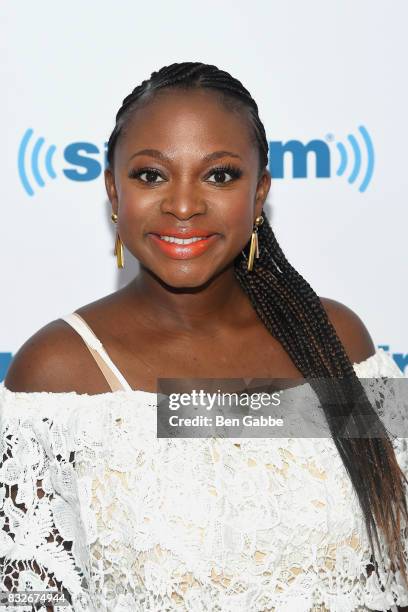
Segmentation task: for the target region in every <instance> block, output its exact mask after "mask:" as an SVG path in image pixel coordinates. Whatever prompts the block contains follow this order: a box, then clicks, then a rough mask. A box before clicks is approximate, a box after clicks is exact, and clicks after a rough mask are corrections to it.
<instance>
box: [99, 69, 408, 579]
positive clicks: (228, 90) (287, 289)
mask: <svg viewBox="0 0 408 612" xmlns="http://www.w3.org/2000/svg"><path fill="white" fill-rule="evenodd" d="M174 88H184V89H208V90H211V91H213V92H214V93H215V94H217V95H218V96H219V99H220V101H221V102H222V103H223V104H224V105H225V106H226V108H227V109H228V110H229V111H233V110H234V111H241V110H243V111H246V112H247V116H248V119H249V122H250V127H251V129H252V135H253V139H254V143H255V144H256V146H257V147H258V153H259V176H260V175H261V174H262V172H263V171H264V169H265V168H266V166H267V164H268V151H269V146H268V142H267V138H266V133H265V128H264V126H263V124H262V122H261V120H260V118H259V113H258V107H257V104H256V102H255V100H253V98H252V97H251V95H250V93H249V91H248V90H247V89H246V88H245V87H244V86H243V85H242V83H241V82H240V81H239V80H238V79H236V78H234V77H233V76H231V75H230V74H229V73H228V72H225V71H224V70H220V69H218V68H217V67H216V66H213V65H209V64H204V63H201V62H182V63H174V64H171V65H169V66H164V67H163V68H161V69H160V70H158V71H157V72H153V73H152V74H151V76H150V78H149V79H146V80H144V81H143V82H142V83H141V84H140V85H138V86H137V87H136V88H135V89H134V90H133V91H132V92H131V93H130V94H129V95H128V96H127V97H126V98H125V99H124V100H123V103H122V106H121V108H120V109H119V111H118V113H117V115H116V125H115V127H114V129H113V131H112V133H111V135H110V138H109V141H108V152H107V158H108V164H109V167H110V168H111V169H113V162H114V150H115V147H116V145H117V142H118V138H119V137H120V135H121V134H122V133H123V131H124V130H125V128H126V124H127V122H128V121H129V119H130V117H131V116H132V114H133V112H134V111H135V110H136V109H138V108H141V107H142V106H143V105H144V104H147V103H148V102H149V101H150V100H152V99H153V97H154V96H155V95H156V94H157V93H158V92H159V91H162V90H166V91H167V90H170V89H174ZM258 232H259V233H258V235H259V249H260V258H259V259H257V260H256V265H255V266H254V269H253V270H252V271H251V272H249V271H248V270H247V261H246V258H245V256H244V255H243V254H242V253H240V254H239V255H238V256H237V257H236V259H235V260H234V268H235V274H236V277H237V279H238V281H239V283H240V285H241V287H242V289H243V290H244V291H245V293H246V294H247V295H248V297H249V299H250V300H251V303H252V305H253V307H254V309H255V311H256V313H257V315H258V316H259V318H260V319H261V321H262V322H263V323H264V325H265V327H266V328H267V329H268V330H269V332H270V333H271V334H272V335H273V336H274V338H276V339H277V340H278V341H279V342H280V344H281V345H282V347H283V348H284V350H285V351H286V352H287V353H288V354H289V356H290V357H291V359H292V361H293V363H294V365H295V366H296V367H297V368H298V370H300V372H301V373H302V374H303V376H305V377H306V378H309V377H310V378H316V377H326V378H329V379H333V378H336V377H338V378H341V379H345V380H348V381H349V382H350V385H349V386H348V385H340V388H339V391H338V394H339V397H338V399H339V401H341V402H343V403H345V404H346V405H348V409H349V414H350V415H353V414H354V412H356V413H357V415H358V414H361V411H362V408H363V409H364V410H363V411H364V414H365V415H369V417H370V418H371V419H372V421H371V422H373V421H374V422H376V424H377V429H376V431H379V432H380V433H381V436H380V437H378V438H377V437H376V438H371V439H370V438H363V437H360V438H352V437H351V438H348V437H344V435H342V431H340V427H339V426H336V425H335V423H336V417H337V416H338V414H337V412H336V408H335V407H334V405H333V402H330V401H327V398H326V397H325V394H324V393H323V392H322V390H321V389H320V388H317V387H316V389H315V390H316V393H317V395H318V397H319V399H320V402H321V407H322V409H323V411H324V414H325V417H326V419H327V422H328V423H329V427H330V431H331V434H332V437H333V441H334V444H335V446H336V448H337V450H338V452H339V455H340V457H341V459H342V462H343V464H344V467H345V470H346V472H347V474H348V476H349V478H350V480H351V483H352V485H353V488H354V490H355V492H356V494H357V497H358V501H359V504H360V507H361V510H362V513H363V517H364V521H365V525H366V530H367V535H368V539H369V543H370V546H371V551H372V562H373V563H374V569H375V571H376V573H377V576H378V578H379V579H380V576H379V573H378V560H377V554H376V552H375V546H374V541H375V544H376V546H377V549H378V552H379V553H380V554H381V550H382V547H381V546H380V539H379V534H380V532H381V533H382V535H383V536H384V538H385V543H386V546H387V554H388V557H389V559H390V562H391V563H390V569H391V571H397V570H400V572H401V574H402V576H403V578H404V580H405V583H406V584H407V586H408V576H407V571H406V563H407V551H406V550H405V547H404V543H403V541H402V537H401V529H402V521H404V525H405V526H406V525H407V522H408V511H407V501H406V494H405V486H406V484H407V483H408V481H407V479H406V477H405V475H404V473H403V472H402V470H401V468H400V466H399V464H398V462H397V459H396V456H395V452H394V448H393V446H392V443H391V441H390V439H389V436H388V433H387V431H386V430H385V427H384V425H383V424H382V422H381V421H380V419H379V417H378V415H377V413H376V412H375V410H374V408H373V407H372V405H371V404H370V402H369V400H368V398H367V396H366V393H365V391H364V388H363V386H362V385H361V382H360V381H359V379H358V377H357V375H356V373H355V371H354V368H353V365H352V363H351V361H350V359H349V358H348V356H347V354H346V351H345V349H344V346H343V344H342V342H341V341H340V339H339V338H338V336H337V333H336V331H335V329H334V327H333V325H332V324H331V322H330V320H329V318H328V316H327V314H326V311H325V309H324V308H323V306H322V303H321V301H320V299H319V297H318V295H317V294H316V293H315V291H314V290H313V289H312V287H311V286H310V285H309V284H308V282H307V281H306V280H305V279H304V278H303V277H302V276H301V275H300V274H299V273H298V272H297V271H296V270H295V269H294V268H293V266H292V265H291V264H290V263H289V262H288V260H287V259H286V257H285V255H284V254H283V252H282V250H281V248H280V246H279V244H278V242H277V239H276V237H275V234H274V233H273V231H272V228H271V226H270V224H269V222H268V219H267V218H266V216H265V215H264V223H263V225H261V226H260V228H259V230H258ZM247 246H248V245H247ZM356 390H357V393H356ZM357 396H358V397H359V403H358V405H356V403H355V402H356V399H355V398H356V397H357ZM361 397H363V398H364V402H363V406H362V400H361ZM354 408H356V410H355V411H354V410H353V409H354ZM354 419H355V421H356V424H357V426H361V423H359V422H358V416H357V417H354ZM383 561H384V559H383ZM387 566H388V564H387ZM380 582H381V580H380Z"/></svg>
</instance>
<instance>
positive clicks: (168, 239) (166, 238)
mask: <svg viewBox="0 0 408 612" xmlns="http://www.w3.org/2000/svg"><path fill="white" fill-rule="evenodd" d="M160 238H161V239H162V240H164V241H165V242H175V243H176V244H191V243H192V242H197V241H198V240H204V239H205V238H206V236H194V238H175V237H174V236H160Z"/></svg>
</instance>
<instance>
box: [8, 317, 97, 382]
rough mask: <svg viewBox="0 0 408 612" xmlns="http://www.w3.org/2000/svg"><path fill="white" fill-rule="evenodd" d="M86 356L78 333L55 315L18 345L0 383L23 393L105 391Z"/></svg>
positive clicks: (93, 365)
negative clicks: (2, 381)
mask: <svg viewBox="0 0 408 612" xmlns="http://www.w3.org/2000/svg"><path fill="white" fill-rule="evenodd" d="M90 357H91V355H90V353H89V350H88V348H87V346H86V345H85V343H84V341H83V340H82V338H81V337H80V336H79V334H78V333H77V332H76V331H75V330H74V329H72V327H71V326H70V325H69V324H68V323H67V322H66V321H64V320H63V319H56V320H54V321H51V322H50V323H48V324H46V325H44V327H42V328H41V329H39V330H38V331H37V332H36V333H35V334H33V335H32V336H31V337H30V338H28V340H26V342H24V344H23V345H22V346H21V347H20V348H19V350H18V351H17V353H16V354H15V355H14V358H13V360H12V362H11V364H10V366H9V369H8V371H7V375H6V378H5V380H4V384H5V386H6V387H7V388H8V389H9V390H10V391H14V392H27V393H33V392H42V391H46V392H53V393H69V392H71V391H75V392H77V393H92V392H94V393H98V392H104V391H109V387H108V386H107V383H106V381H105V379H104V378H103V376H101V373H100V371H99V368H98V367H97V365H96V363H95V362H94V360H93V359H92V357H91V358H90ZM93 381H94V382H93ZM93 387H95V390H94V391H92V388H93ZM101 390H102V391H101Z"/></svg>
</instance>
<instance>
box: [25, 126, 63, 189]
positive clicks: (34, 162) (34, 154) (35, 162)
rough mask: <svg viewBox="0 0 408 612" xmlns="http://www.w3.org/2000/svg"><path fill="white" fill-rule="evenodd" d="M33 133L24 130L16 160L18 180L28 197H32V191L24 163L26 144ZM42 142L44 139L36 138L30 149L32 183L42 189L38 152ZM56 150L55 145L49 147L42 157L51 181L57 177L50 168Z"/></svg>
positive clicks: (42, 180)
mask: <svg viewBox="0 0 408 612" xmlns="http://www.w3.org/2000/svg"><path fill="white" fill-rule="evenodd" d="M33 132H34V131H33V130H32V129H31V128H30V129H28V130H26V132H25V134H24V136H23V138H22V140H21V143H20V147H19V149H18V159H17V165H18V173H19V175H20V180H21V183H22V185H23V187H24V189H25V191H26V192H27V194H28V195H29V196H33V195H34V189H33V188H32V186H31V184H30V182H29V180H28V177H27V172H26V168H27V165H28V164H27V163H26V156H27V148H28V144H29V141H30V138H31V136H32V135H33ZM44 142H45V140H44V138H42V137H40V138H37V140H36V141H35V143H34V146H33V148H32V151H31V172H32V177H33V179H34V181H35V182H36V183H37V185H39V186H40V187H44V185H45V182H44V179H43V177H42V175H41V173H40V168H39V155H40V151H41V148H42V146H43V144H44ZM56 148H57V147H56V146H55V145H50V146H49V147H48V149H47V151H46V153H45V157H44V166H45V171H46V172H47V174H48V176H49V177H50V178H52V179H55V178H56V176H57V175H56V173H55V170H54V168H53V166H52V158H53V155H54V153H55V150H56Z"/></svg>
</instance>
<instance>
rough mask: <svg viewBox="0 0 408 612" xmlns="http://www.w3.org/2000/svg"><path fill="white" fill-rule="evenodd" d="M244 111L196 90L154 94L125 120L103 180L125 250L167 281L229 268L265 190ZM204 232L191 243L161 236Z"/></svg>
mask: <svg viewBox="0 0 408 612" xmlns="http://www.w3.org/2000/svg"><path fill="white" fill-rule="evenodd" d="M270 182H271V177H270V174H269V172H268V171H267V170H264V171H263V173H262V175H261V177H260V178H259V153H258V148H257V146H256V144H254V140H253V135H252V134H251V128H250V125H249V120H248V119H247V117H246V114H245V112H244V111H240V112H235V111H234V112H232V111H229V110H227V109H226V108H225V106H224V105H223V104H221V103H220V101H219V98H218V97H217V96H216V95H214V94H213V93H212V92H209V91H205V90H202V89H198V90H189V91H183V90H177V89H173V90H171V91H169V90H163V91H159V92H158V94H155V97H154V98H153V99H152V100H150V101H149V102H148V103H147V104H145V105H143V106H141V107H140V108H138V109H136V110H135V111H134V112H133V114H132V116H131V117H130V118H129V119H128V120H127V122H126V124H125V128H124V130H123V132H122V133H121V135H120V136H119V139H118V141H117V143H116V147H115V152H114V168H113V173H112V172H111V171H110V170H109V169H107V170H106V171H105V184H106V190H107V193H108V196H109V200H110V202H111V204H112V209H113V211H114V212H116V213H117V214H118V222H117V230H118V233H119V235H120V237H121V239H122V241H123V243H124V244H125V245H126V248H127V249H128V250H129V251H130V252H131V253H132V254H133V255H134V256H135V257H136V258H137V259H138V260H139V262H140V264H141V266H142V267H145V268H147V269H148V270H150V271H151V272H153V273H154V274H155V275H156V276H158V277H159V278H160V279H161V280H162V281H163V282H165V283H166V284H167V285H170V286H172V287H198V286H200V285H202V284H204V283H206V282H207V281H209V280H210V279H211V278H212V277H213V276H215V275H217V274H218V273H219V272H221V271H223V270H224V269H226V268H228V267H232V266H233V261H234V259H235V257H236V256H237V255H238V254H239V253H240V252H241V251H242V249H243V248H244V247H245V245H246V244H247V242H248V240H249V239H250V236H251V232H252V228H253V224H254V220H255V218H256V217H257V216H259V215H260V214H261V213H262V207H263V205H264V202H265V200H266V196H267V194H268V191H269V188H270ZM184 233H187V236H191V235H192V233H195V235H196V236H198V237H204V236H207V235H210V236H209V237H208V238H207V239H205V240H200V241H196V242H193V243H192V244H191V245H187V244H185V245H184V246H183V245H179V244H175V243H174V242H168V241H166V240H165V239H163V238H160V237H159V236H160V235H161V236H163V235H166V236H175V235H176V236H180V235H184Z"/></svg>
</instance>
